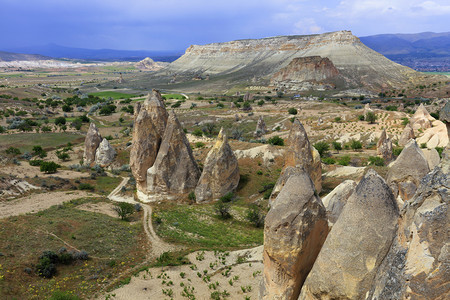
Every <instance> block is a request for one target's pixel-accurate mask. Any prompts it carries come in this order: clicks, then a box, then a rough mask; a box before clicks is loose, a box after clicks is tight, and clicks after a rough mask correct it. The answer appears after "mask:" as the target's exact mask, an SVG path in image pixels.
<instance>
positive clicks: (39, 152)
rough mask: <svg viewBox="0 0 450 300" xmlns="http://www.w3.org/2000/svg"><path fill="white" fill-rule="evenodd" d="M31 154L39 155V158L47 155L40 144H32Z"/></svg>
mask: <svg viewBox="0 0 450 300" xmlns="http://www.w3.org/2000/svg"><path fill="white" fill-rule="evenodd" d="M33 155H35V156H39V157H40V158H44V157H46V156H47V152H46V151H45V150H44V149H42V146H34V147H33Z"/></svg>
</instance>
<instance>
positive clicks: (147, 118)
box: [130, 90, 168, 193]
mask: <svg viewBox="0 0 450 300" xmlns="http://www.w3.org/2000/svg"><path fill="white" fill-rule="evenodd" d="M167 117H168V114H167V111H166V109H165V107H164V103H163V100H162V97H161V94H160V93H159V92H158V91H157V90H152V93H151V94H149V95H148V96H147V99H146V100H145V101H144V103H143V104H142V105H141V104H140V103H138V104H137V106H136V108H135V111H134V127H133V139H132V146H131V150H130V167H131V171H132V173H133V176H134V178H136V186H137V189H138V191H140V192H143V193H145V192H146V189H147V170H148V169H149V168H150V167H151V166H152V165H153V163H154V162H155V159H156V155H157V154H158V150H159V147H160V145H161V141H162V136H163V135H164V130H165V128H166V123H167Z"/></svg>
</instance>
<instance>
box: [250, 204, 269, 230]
mask: <svg viewBox="0 0 450 300" xmlns="http://www.w3.org/2000/svg"><path fill="white" fill-rule="evenodd" d="M246 219H247V220H248V221H249V222H250V223H252V224H253V225H254V226H255V227H258V228H259V227H262V226H264V219H265V216H264V215H263V214H262V213H261V208H259V206H258V205H256V204H252V205H251V206H250V208H249V209H248V210H247V216H246Z"/></svg>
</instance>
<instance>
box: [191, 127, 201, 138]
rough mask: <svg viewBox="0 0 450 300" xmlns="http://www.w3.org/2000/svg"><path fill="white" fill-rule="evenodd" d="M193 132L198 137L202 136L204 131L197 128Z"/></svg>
mask: <svg viewBox="0 0 450 300" xmlns="http://www.w3.org/2000/svg"><path fill="white" fill-rule="evenodd" d="M192 134H193V135H195V136H196V137H202V136H203V131H202V130H201V129H200V128H195V129H194V131H192Z"/></svg>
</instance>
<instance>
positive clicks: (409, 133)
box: [398, 123, 416, 147]
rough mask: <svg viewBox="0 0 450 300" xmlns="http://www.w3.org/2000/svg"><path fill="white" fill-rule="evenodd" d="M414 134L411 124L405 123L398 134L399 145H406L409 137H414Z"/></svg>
mask: <svg viewBox="0 0 450 300" xmlns="http://www.w3.org/2000/svg"><path fill="white" fill-rule="evenodd" d="M415 138H416V136H415V135H414V129H413V128H412V127H411V124H409V123H408V124H407V125H406V126H405V129H403V132H402V135H401V136H400V139H399V140H398V144H399V146H402V147H404V146H406V144H408V142H409V140H410V139H415Z"/></svg>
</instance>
